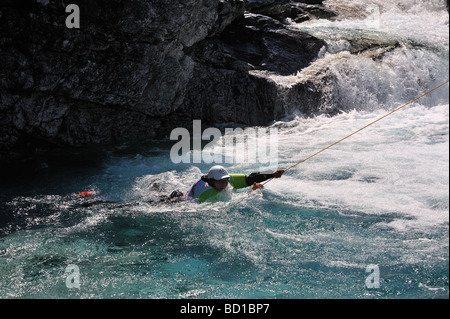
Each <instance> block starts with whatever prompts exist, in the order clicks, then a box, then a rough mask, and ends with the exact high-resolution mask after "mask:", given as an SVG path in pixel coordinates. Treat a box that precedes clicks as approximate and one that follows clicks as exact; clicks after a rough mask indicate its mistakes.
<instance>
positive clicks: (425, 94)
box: [262, 81, 449, 185]
mask: <svg viewBox="0 0 450 319" xmlns="http://www.w3.org/2000/svg"><path fill="white" fill-rule="evenodd" d="M448 82H449V81H446V82H445V83H442V84H441V85H439V86H437V87H435V88H434V89H432V90H430V91H428V92H427V93H424V94H422V95H421V96H419V97H417V98H415V99H414V100H412V101H409V102H408V103H406V104H405V105H402V106H400V107H399V108H396V109H395V110H393V111H392V112H390V113H388V114H386V115H384V116H382V117H380V118H379V119H377V120H375V121H373V122H372V123H370V124H367V125H366V126H364V127H362V128H360V129H359V130H357V131H355V132H353V133H352V134H350V135H347V136H346V137H344V138H342V139H340V140H339V141H337V142H335V143H333V144H331V145H329V146H327V147H325V148H324V149H322V150H320V151H318V152H317V153H314V154H313V155H311V156H308V157H307V158H305V159H303V160H301V161H300V162H298V163H296V164H294V165H292V166H291V167H289V168H287V169H285V172H286V171H289V170H291V169H293V168H294V167H296V166H298V165H300V164H302V163H304V162H306V161H307V160H309V159H311V158H313V157H315V156H317V155H319V154H320V153H322V152H325V151H326V150H328V149H330V148H332V147H333V146H335V145H337V144H339V143H341V142H343V141H345V140H346V139H348V138H350V137H352V136H353V135H355V134H357V133H359V132H361V131H363V130H365V129H366V128H368V127H370V126H372V125H374V124H375V123H378V122H380V121H381V120H384V119H385V118H386V117H388V116H391V115H392V114H394V113H395V112H398V111H400V110H401V109H403V108H405V107H407V106H408V105H410V104H412V103H414V102H416V101H417V100H419V99H421V98H423V97H425V96H427V95H428V94H430V93H432V92H434V91H436V90H438V89H440V88H441V87H443V86H444V85H446V84H447V83H448ZM272 179H273V178H271V179H269V180H267V181H266V182H265V183H263V184H262V185H265V184H267V183H268V182H270V181H271V180H272Z"/></svg>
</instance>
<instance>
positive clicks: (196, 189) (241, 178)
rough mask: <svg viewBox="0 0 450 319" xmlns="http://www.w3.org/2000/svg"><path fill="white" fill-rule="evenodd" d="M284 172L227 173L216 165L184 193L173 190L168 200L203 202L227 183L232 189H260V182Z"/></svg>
mask: <svg viewBox="0 0 450 319" xmlns="http://www.w3.org/2000/svg"><path fill="white" fill-rule="evenodd" d="M284 172H285V171H284V170H281V169H280V170H277V171H275V172H273V173H269V174H261V173H252V174H250V175H248V176H247V175H245V174H228V172H227V170H226V169H225V168H224V167H222V166H219V165H218V166H214V167H212V168H211V169H210V170H209V172H208V174H206V175H204V176H202V177H201V178H200V179H199V180H198V181H197V182H195V183H194V184H193V185H192V187H191V188H190V189H189V191H188V192H187V193H186V194H185V195H183V194H182V193H180V192H179V191H175V192H173V193H172V194H171V195H170V198H171V199H170V200H171V201H172V200H173V199H176V198H180V199H182V200H187V199H197V200H198V202H199V203H203V202H205V201H207V200H208V199H212V198H213V197H214V196H216V195H217V194H219V193H220V192H223V191H224V190H226V189H227V188H228V185H231V186H232V187H233V188H234V189H240V188H245V187H249V186H252V189H262V188H263V185H262V184H261V183H262V182H264V181H267V180H269V179H271V178H280V177H281V176H282V175H283V174H284Z"/></svg>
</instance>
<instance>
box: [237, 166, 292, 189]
mask: <svg viewBox="0 0 450 319" xmlns="http://www.w3.org/2000/svg"><path fill="white" fill-rule="evenodd" d="M284 172H285V171H284V170H282V169H280V170H277V171H275V172H273V173H272V174H261V173H252V174H250V175H249V176H246V177H245V181H246V183H247V186H252V185H253V186H254V185H255V183H256V184H259V183H262V182H265V181H267V180H269V179H271V178H280V177H281V176H282V175H283V174H284Z"/></svg>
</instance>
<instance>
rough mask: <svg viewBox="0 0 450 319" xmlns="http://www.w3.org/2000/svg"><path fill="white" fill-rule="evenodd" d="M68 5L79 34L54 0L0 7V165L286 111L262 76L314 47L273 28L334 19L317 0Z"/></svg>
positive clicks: (102, 0) (292, 64)
mask: <svg viewBox="0 0 450 319" xmlns="http://www.w3.org/2000/svg"><path fill="white" fill-rule="evenodd" d="M70 2H71V3H74V4H76V5H78V7H79V9H80V28H68V27H67V26H66V23H65V21H66V18H67V17H68V15H69V13H67V12H66V6H67V5H68V3H67V2H65V1H62V0H34V1H32V0H26V1H24V0H22V1H17V0H3V1H2V3H1V5H0V64H1V65H2V68H1V69H0V161H3V162H5V161H9V162H10V161H15V160H23V159H26V158H29V157H33V156H34V155H35V154H36V152H37V151H38V150H39V149H47V148H51V147H53V146H55V145H57V146H61V145H92V144H101V143H114V142H119V141H125V140H133V139H143V138H149V137H155V136H156V137H158V136H167V135H168V134H170V131H171V130H172V129H173V128H175V127H177V126H184V127H189V125H190V124H191V123H192V120H193V119H202V120H203V121H204V122H205V123H218V122H230V121H232V122H237V123H242V124H247V125H265V124H268V123H270V122H271V121H273V120H274V119H277V118H279V117H281V116H283V115H284V112H285V110H286V105H285V104H286V101H285V98H286V92H285V90H281V89H280V88H279V86H278V85H277V84H276V83H275V82H274V81H273V80H272V77H273V76H274V75H281V76H284V75H289V74H295V73H296V72H298V71H299V70H301V69H302V68H304V67H306V66H308V64H309V63H310V62H311V61H312V60H314V59H315V58H316V57H317V54H318V53H319V51H320V49H321V48H322V47H323V46H324V43H323V42H322V41H320V40H318V39H315V38H313V37H312V36H309V35H307V34H305V33H303V32H301V31H299V30H295V29H293V28H291V27H289V26H288V25H286V24H284V23H282V22H283V21H284V19H286V18H291V19H300V20H301V19H308V18H311V16H312V15H315V14H319V15H320V14H325V15H332V13H330V12H327V11H326V10H324V9H323V8H321V7H320V5H319V6H318V5H317V1H309V2H311V3H310V4H305V3H300V2H290V1H284V0H281V1H276V0H258V1H251V0H248V1H246V2H244V1H240V0H202V1H198V0H166V1H154V0H130V1H119V0H96V1H91V0H74V1H70ZM304 2H308V1H304ZM314 2H316V3H314ZM318 3H320V1H318ZM300 91H302V90H300ZM296 92H299V90H298V89H297V91H296ZM311 94H312V95H308V96H309V98H311V96H313V97H314V93H311ZM290 95H291V98H290V102H292V101H293V100H294V101H295V100H296V99H297V100H298V99H299V96H302V95H301V94H300V95H299V96H297V97H295V96H294V97H292V93H290ZM294 95H297V93H295V94H294ZM302 98H303V97H302Z"/></svg>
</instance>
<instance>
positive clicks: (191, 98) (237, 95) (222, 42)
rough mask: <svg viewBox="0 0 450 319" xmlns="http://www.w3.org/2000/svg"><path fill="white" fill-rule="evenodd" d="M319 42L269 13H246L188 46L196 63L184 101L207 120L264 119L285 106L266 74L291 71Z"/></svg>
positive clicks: (276, 115) (307, 58)
mask: <svg viewBox="0 0 450 319" xmlns="http://www.w3.org/2000/svg"><path fill="white" fill-rule="evenodd" d="M324 45H325V44H324V43H323V42H322V41H319V40H317V39H316V38H313V37H311V36H309V35H307V34H305V33H303V32H300V31H298V30H295V29H291V28H289V27H288V26H286V25H283V24H281V23H280V22H278V21H277V20H275V19H272V18H269V17H267V16H263V15H258V14H246V15H245V16H244V17H243V18H241V19H239V20H237V21H236V22H235V23H233V24H232V25H230V26H229V27H228V28H227V29H225V30H224V31H223V32H222V34H221V35H220V36H218V37H213V38H209V39H206V40H204V41H202V42H200V43H199V44H198V45H196V46H194V47H193V48H192V50H190V51H189V54H190V55H191V56H192V58H193V59H194V61H196V66H195V69H194V77H193V79H192V80H191V81H190V83H189V86H188V91H187V98H186V101H185V106H186V107H188V108H189V109H190V110H191V112H193V114H195V116H197V117H199V118H206V119H207V120H209V121H212V122H237V123H243V124H248V125H266V124H267V123H270V122H271V121H273V120H275V119H277V118H279V117H280V116H282V115H283V114H282V113H283V112H282V109H283V108H284V107H285V105H284V101H283V99H282V94H283V92H284V90H283V89H282V88H280V87H279V86H278V85H277V84H276V83H275V82H274V81H273V80H271V75H281V76H287V75H291V74H295V73H296V72H298V71H299V70H301V69H303V68H304V67H306V66H308V65H309V64H310V63H311V61H313V60H314V59H315V58H316V57H317V55H318V53H319V51H320V49H321V48H322V47H323V46H324Z"/></svg>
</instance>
